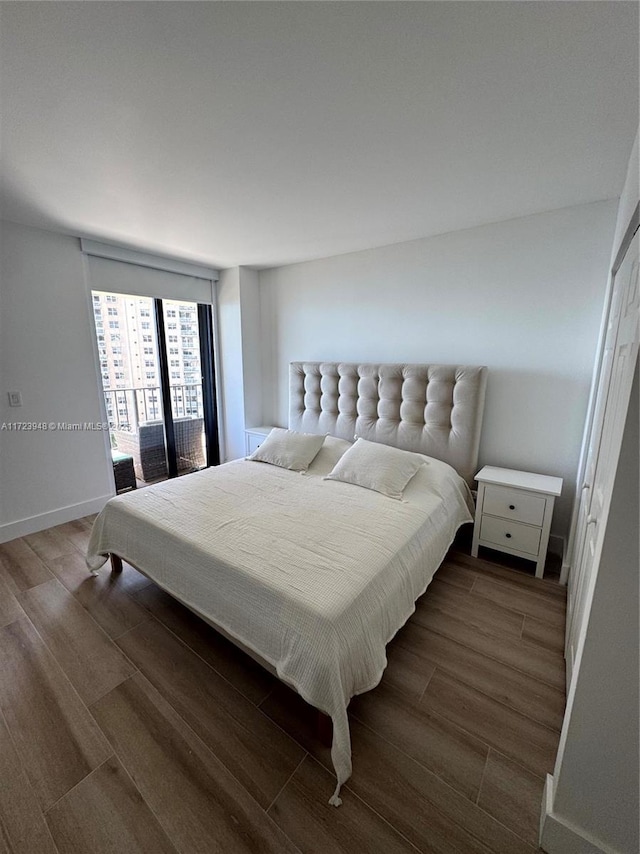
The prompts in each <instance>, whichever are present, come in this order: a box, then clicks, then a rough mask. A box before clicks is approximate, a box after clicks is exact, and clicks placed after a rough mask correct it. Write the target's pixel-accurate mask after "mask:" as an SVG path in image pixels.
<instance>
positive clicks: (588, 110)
mask: <svg viewBox="0 0 640 854" xmlns="http://www.w3.org/2000/svg"><path fill="white" fill-rule="evenodd" d="M0 6H1V7H2V8H1V10H0V15H1V21H2V36H1V38H2V42H1V49H2V90H1V94H2V145H3V149H2V184H1V192H2V196H1V197H0V204H1V205H2V208H1V210H2V215H3V216H4V217H5V218H7V219H12V220H15V221H17V222H23V223H26V224H32V225H39V226H43V227H47V228H52V229H54V230H59V231H66V232H69V233H72V234H78V235H84V236H90V237H97V238H102V239H106V240H112V241H116V242H120V243H123V244H125V245H129V246H135V247H139V248H142V249H147V250H152V251H154V250H155V251H160V252H162V253H164V254H171V255H176V256H178V257H182V258H186V259H191V260H196V261H202V262H205V263H210V264H216V265H219V266H230V265H236V264H248V265H255V266H272V265H276V264H281V263H289V262H293V261H298V260H304V259H308V258H316V257H321V256H326V255H334V254H338V253H342V252H350V251H353V250H358V249H364V248H369V247H373V246H380V245H383V244H387V243H395V242H399V241H404V240H410V239H413V238H417V237H424V236H427V235H432V234H438V233H443V232H446V231H452V230H456V229H461V228H467V227H470V226H475V225H479V224H482V223H487V222H494V221H498V220H503V219H508V218H511V217H516V216H522V215H526V214H530V213H535V212H538V211H544V210H550V209H554V208H559V207H564V206H568V205H574V204H579V203H583V202H591V201H595V200H599V199H604V198H611V197H614V196H616V195H618V194H619V192H620V190H621V188H622V184H623V181H624V176H625V170H626V165H627V161H628V157H629V153H630V151H631V146H632V143H633V139H634V136H635V132H636V129H637V124H638V113H637V108H638V4H637V3H636V2H629V3H627V2H593V3H591V2H503V3H485V2H468V3H465V2H455V3H452V2H442V3H438V2H408V3H404V2H381V3H377V2H373V3H368V2H364V3H345V2H342V3H341V2H336V3H323V2H319V3H316V2H312V3H290V2H275V3H270V2H265V3H255V2H254V3H250V2H249V3H242V2H239V3H217V2H203V3H183V2H144V3H124V2H109V3H102V2H96V3H90V2H85V3H66V2H53V3H27V2H20V3H1V4H0Z"/></svg>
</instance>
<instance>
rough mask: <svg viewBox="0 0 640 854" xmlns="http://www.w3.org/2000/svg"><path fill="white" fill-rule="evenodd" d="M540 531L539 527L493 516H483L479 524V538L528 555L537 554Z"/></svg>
mask: <svg viewBox="0 0 640 854" xmlns="http://www.w3.org/2000/svg"><path fill="white" fill-rule="evenodd" d="M541 533H542V532H541V529H540V528H532V527H531V526H529V525H521V524H520V523H519V522H511V521H509V520H508V519H495V518H494V517H493V516H483V517H482V524H481V525H480V539H481V540H483V541H485V542H487V543H495V544H496V545H497V546H500V547H504V546H506V547H508V548H510V549H515V550H516V551H519V552H525V554H530V555H537V554H538V551H539V549H540V535H541Z"/></svg>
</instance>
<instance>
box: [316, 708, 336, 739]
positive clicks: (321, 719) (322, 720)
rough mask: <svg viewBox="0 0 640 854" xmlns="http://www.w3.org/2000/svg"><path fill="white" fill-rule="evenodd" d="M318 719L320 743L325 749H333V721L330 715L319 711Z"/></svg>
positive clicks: (317, 730)
mask: <svg viewBox="0 0 640 854" xmlns="http://www.w3.org/2000/svg"><path fill="white" fill-rule="evenodd" d="M317 715H318V716H317V719H316V733H317V736H318V741H319V742H320V743H321V744H323V745H324V746H325V747H331V744H332V742H333V721H332V720H331V718H330V717H329V715H325V713H324V712H321V711H320V710H318V713H317Z"/></svg>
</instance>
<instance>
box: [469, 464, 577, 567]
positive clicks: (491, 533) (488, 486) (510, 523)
mask: <svg viewBox="0 0 640 854" xmlns="http://www.w3.org/2000/svg"><path fill="white" fill-rule="evenodd" d="M476 480H477V481H478V502H477V504H476V521H475V525H474V528H473V545H472V547H471V554H472V556H473V557H478V546H486V547H487V548H489V549H497V550H498V551H500V552H506V553H507V554H511V555H516V556H517V557H522V558H525V559H526V560H532V561H535V564H536V578H542V575H543V572H544V563H545V559H546V557H547V546H548V544H549V530H550V528H551V517H552V515H553V505H554V502H555V500H556V497H557V496H558V495H560V492H561V490H562V478H561V477H548V476H547V475H544V474H532V473H531V472H527V471H514V470H513V469H501V468H496V467H495V466H485V467H484V468H483V469H482V470H481V471H479V472H478V474H477V475H476Z"/></svg>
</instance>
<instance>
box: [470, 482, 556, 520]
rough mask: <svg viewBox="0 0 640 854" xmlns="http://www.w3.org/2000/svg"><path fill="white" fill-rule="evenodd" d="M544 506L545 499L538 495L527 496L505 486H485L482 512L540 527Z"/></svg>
mask: <svg viewBox="0 0 640 854" xmlns="http://www.w3.org/2000/svg"><path fill="white" fill-rule="evenodd" d="M545 506H546V501H545V499H544V498H542V497H540V496H538V495H528V494H527V493H526V492H522V491H521V490H519V489H509V488H508V487H505V486H486V487H485V491H484V504H483V505H482V512H483V513H488V514H489V515H490V516H501V517H502V518H503V519H513V521H514V522H527V523H528V524H529V525H542V520H543V519H544V508H545Z"/></svg>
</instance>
